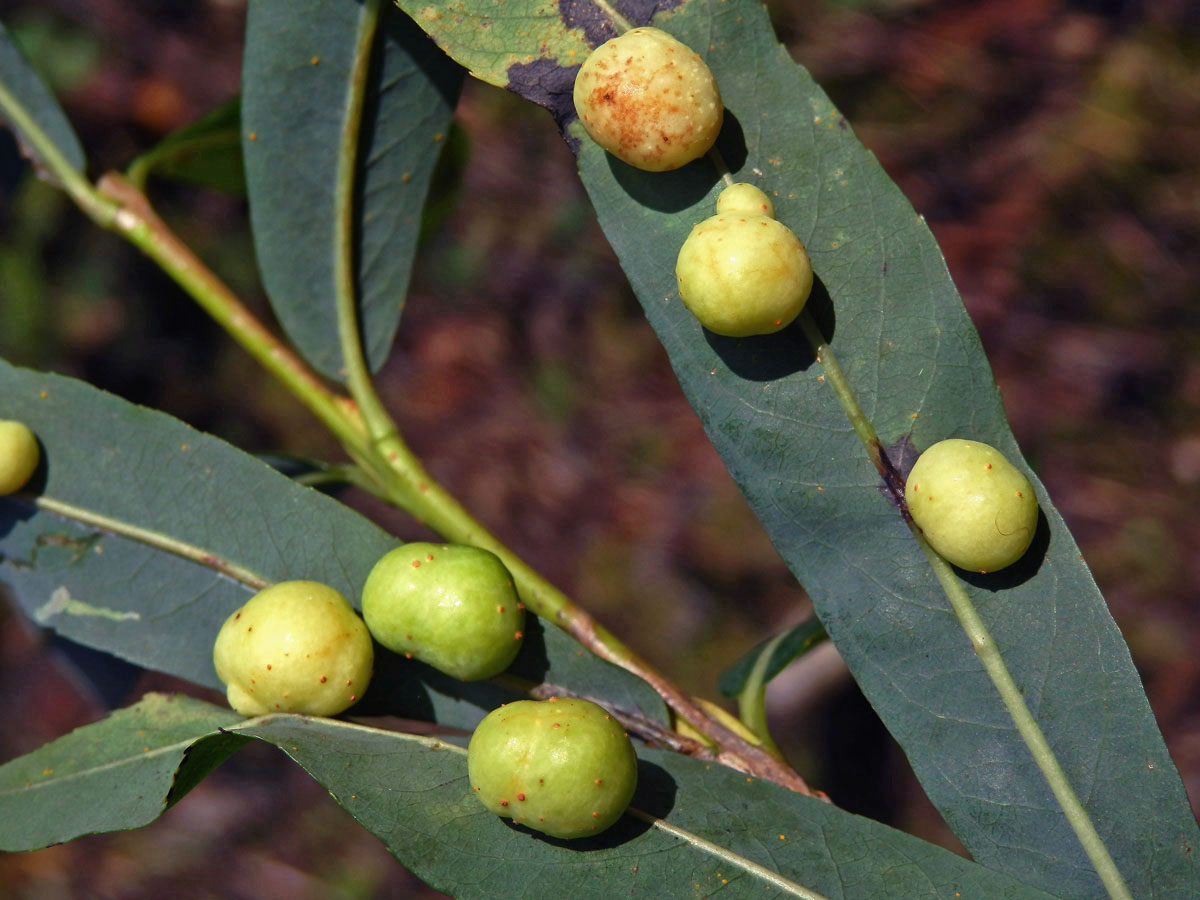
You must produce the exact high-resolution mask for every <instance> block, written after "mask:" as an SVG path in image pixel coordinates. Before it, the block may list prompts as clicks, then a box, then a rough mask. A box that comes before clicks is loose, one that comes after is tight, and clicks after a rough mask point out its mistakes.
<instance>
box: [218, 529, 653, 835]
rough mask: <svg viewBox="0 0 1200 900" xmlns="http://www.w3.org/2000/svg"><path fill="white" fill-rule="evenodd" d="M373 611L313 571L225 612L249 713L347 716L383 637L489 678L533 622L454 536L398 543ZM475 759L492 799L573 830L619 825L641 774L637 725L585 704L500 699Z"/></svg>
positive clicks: (227, 657)
mask: <svg viewBox="0 0 1200 900" xmlns="http://www.w3.org/2000/svg"><path fill="white" fill-rule="evenodd" d="M362 612H363V618H362V619H360V618H359V617H358V615H357V614H356V613H355V611H354V609H353V608H352V607H351V606H350V604H349V603H348V602H346V599H345V598H344V597H343V596H342V595H341V594H340V593H338V592H337V591H336V590H334V589H333V588H331V587H328V586H327V585H323V584H318V583H316V582H312V581H285V582H281V583H279V584H276V585H273V586H271V587H269V588H266V589H265V590H262V591H260V592H259V593H257V594H255V595H254V596H253V597H252V598H251V599H250V600H249V601H247V602H246V604H245V605H244V606H242V607H241V608H240V609H238V610H237V611H235V612H234V613H233V614H232V615H230V616H229V618H228V619H226V621H225V624H224V625H222V626H221V630H220V633H219V634H218V635H217V640H216V643H215V645H214V647H213V664H214V666H215V667H216V670H217V675H218V676H219V677H220V678H221V681H222V683H224V684H225V686H226V696H227V697H228V699H229V704H230V706H232V707H233V708H234V709H236V710H237V711H238V712H240V713H242V714H243V715H247V716H257V715H263V714H266V713H271V712H287V713H299V714H307V715H318V716H331V715H336V714H337V713H340V712H343V711H345V710H346V709H348V708H349V707H350V706H352V705H353V704H354V703H355V702H357V700H358V699H359V698H360V697H361V696H362V694H363V691H365V690H366V688H367V685H368V684H369V682H370V679H371V670H372V666H373V664H374V659H373V644H372V637H373V638H374V639H375V640H376V641H378V642H379V644H380V645H382V646H383V647H385V648H386V649H388V650H390V651H393V652H395V653H401V654H403V655H404V656H406V657H409V658H415V659H418V660H421V661H422V662H424V663H427V664H429V665H431V666H433V667H434V668H436V669H439V670H440V671H442V672H445V673H446V674H448V675H452V676H454V677H455V678H458V679H461V680H463V681H477V680H479V679H484V678H490V677H492V676H493V675H498V674H499V673H501V672H503V671H504V670H505V669H506V668H508V666H509V665H510V664H511V663H512V661H513V659H514V658H515V657H516V655H517V652H518V650H520V647H521V643H522V639H523V630H524V627H525V607H524V605H523V604H522V603H521V601H520V598H519V596H518V594H517V591H516V588H515V587H514V585H513V579H512V576H511V575H510V574H509V571H508V569H507V568H505V566H504V564H503V563H502V562H501V561H500V559H499V558H498V557H496V556H495V554H493V553H490V552H488V551H487V550H483V549H480V548H478V547H468V546H462V545H453V544H431V543H411V544H404V545H402V546H400V547H397V548H396V549H394V550H392V551H391V552H389V553H387V554H386V555H385V556H384V557H383V558H382V559H380V560H379V561H378V562H377V563H376V564H375V566H374V568H373V569H372V570H371V572H370V574H369V575H368V576H367V580H366V583H365V584H364V585H363V592H362ZM364 620H365V622H364ZM467 764H468V770H469V773H470V780H471V784H472V787H473V788H474V792H475V794H476V795H477V796H478V797H479V799H480V800H481V801H482V802H483V804H484V806H485V807H487V808H488V809H490V810H492V811H493V812H495V813H498V814H499V815H502V816H506V817H508V818H511V819H512V820H513V821H514V822H517V823H520V824H523V825H527V826H529V827H530V828H533V829H536V830H538V831H542V832H545V833H546V834H549V835H553V836H554V837H560V838H569V837H583V836H587V835H591V834H595V833H597V832H598V831H601V830H603V829H605V828H607V827H608V826H610V825H612V824H613V823H614V822H615V821H616V820H617V819H619V818H620V816H621V813H623V812H624V811H625V808H626V807H627V806H628V805H629V801H630V798H631V797H632V795H633V788H634V785H635V784H636V780H637V757H636V755H635V754H634V751H633V745H632V743H631V742H630V740H629V738H628V736H627V735H626V734H625V731H624V730H623V729H622V728H621V726H620V724H619V723H617V721H616V720H615V719H613V718H612V716H611V715H610V714H609V713H607V712H605V710H604V709H602V708H601V707H599V706H597V705H596V704H594V703H590V702H588V701H585V700H568V699H561V700H553V701H541V702H538V701H520V702H517V703H510V704H507V705H505V706H502V707H500V708H499V709H497V710H495V711H493V712H492V713H491V714H490V715H489V716H488V717H487V718H485V719H484V720H483V722H482V723H480V725H479V727H478V729H477V730H476V732H475V735H474V737H473V738H472V740H471V744H470V747H469V751H468V757H467ZM585 782H586V784H585ZM585 787H586V790H585Z"/></svg>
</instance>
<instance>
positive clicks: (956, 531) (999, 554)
mask: <svg viewBox="0 0 1200 900" xmlns="http://www.w3.org/2000/svg"><path fill="white" fill-rule="evenodd" d="M904 495H905V499H906V501H907V502H908V511H909V513H910V514H911V515H912V518H913V521H914V522H915V523H916V524H917V527H919V528H920V529H921V531H922V532H924V534H925V539H926V540H927V541H929V546H931V547H933V549H934V550H936V551H937V552H938V554H939V555H941V556H942V557H944V558H945V559H947V560H948V561H950V562H951V563H953V564H954V565H956V566H958V567H959V568H960V569H967V570H968V571H971V572H995V571H996V570H997V569H1003V568H1004V567H1005V566H1010V565H1012V564H1013V563H1015V562H1016V561H1017V560H1018V559H1020V558H1021V556H1022V555H1023V554H1024V553H1025V551H1026V549H1028V547H1029V542H1030V541H1031V540H1032V539H1033V533H1034V531H1035V530H1036V528H1037V519H1038V502H1037V497H1036V496H1035V495H1034V492H1033V487H1032V485H1030V483H1029V479H1028V478H1026V477H1025V476H1024V475H1023V474H1022V473H1021V471H1020V470H1019V469H1017V467H1016V466H1014V465H1013V464H1012V463H1010V462H1009V461H1008V460H1007V459H1006V458H1005V457H1004V455H1003V454H1002V453H1001V452H1000V451H999V450H997V449H996V448H995V447H992V446H990V445H988V444H982V443H980V442H979V441H966V440H959V439H957V438H955V439H951V440H946V441H939V442H938V443H936V444H934V445H933V446H932V447H930V448H929V449H928V450H926V451H925V452H924V453H922V454H921V456H920V457H919V458H918V459H917V462H916V464H915V465H914V466H913V467H912V471H911V472H910V473H909V475H908V481H907V482H906V484H905V486H904Z"/></svg>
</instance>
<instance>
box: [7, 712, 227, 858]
mask: <svg viewBox="0 0 1200 900" xmlns="http://www.w3.org/2000/svg"><path fill="white" fill-rule="evenodd" d="M241 721H242V716H239V715H238V714H237V713H235V712H233V711H232V710H229V709H222V708H221V707H219V706H213V705H212V704H210V703H204V702H203V701H200V700H193V699H191V698H189V697H184V696H167V695H165V694H147V695H146V696H145V697H143V698H142V699H141V701H140V702H138V703H136V704H134V705H133V706H131V707H129V708H127V709H122V710H118V711H117V712H115V713H113V714H112V715H111V716H109V717H108V718H107V719H103V720H101V721H99V722H96V723H95V724H92V725H86V726H84V727H83V728H79V729H77V730H75V731H73V732H71V733H70V734H68V735H66V736H65V737H61V738H59V739H58V740H56V741H52V742H51V743H49V744H46V745H45V746H44V747H41V748H39V749H38V750H35V751H34V752H32V753H27V754H26V755H24V756H21V757H18V758H17V759H14V760H12V761H11V762H8V763H5V764H4V765H2V766H0V849H3V850H7V851H17V850H36V849H39V848H41V847H48V846H50V845H51V844H57V843H60V842H62V841H68V840H71V839H72V838H76V837H79V836H80V835H83V834H90V833H92V832H97V831H117V830H120V829H124V828H138V827H140V826H142V825H145V824H147V823H148V822H152V821H153V820H154V819H156V818H158V817H159V816H160V815H161V814H162V812H163V810H165V809H166V808H167V806H168V804H169V803H173V802H175V801H176V800H178V799H179V798H180V797H181V796H182V795H183V794H184V793H186V791H187V790H188V789H190V788H191V787H192V786H193V785H195V784H196V782H197V781H199V780H200V778H203V777H204V775H206V774H208V772H210V771H211V770H212V769H213V768H215V767H216V766H217V765H219V764H220V763H221V762H222V761H224V760H225V759H227V758H228V757H229V756H230V755H231V754H232V753H234V751H236V750H237V749H238V748H239V747H241V746H242V745H243V744H245V743H246V741H247V740H248V739H247V738H244V737H241V736H239V735H233V734H220V733H219V732H218V729H220V728H225V727H229V726H231V725H234V724H235V723H237V722H241ZM205 737H208V740H206V741H205V740H203V739H204V738H205ZM185 760H186V762H185ZM181 766H183V768H182V770H181V768H180V767H181ZM177 774H178V778H177V777H176V776H177Z"/></svg>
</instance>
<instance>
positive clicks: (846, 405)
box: [799, 309, 879, 468]
mask: <svg viewBox="0 0 1200 900" xmlns="http://www.w3.org/2000/svg"><path fill="white" fill-rule="evenodd" d="M799 322H800V328H801V330H802V331H803V332H804V336H805V337H806V338H807V339H808V342H809V344H811V345H812V348H813V353H815V354H816V357H817V362H819V363H820V364H821V368H822V370H823V371H824V373H825V380H826V381H827V382H829V386H830V387H831V388H833V393H834V396H836V397H837V399H838V402H839V403H840V404H841V405H842V409H844V410H845V411H846V417H847V418H848V419H849V420H850V426H851V427H852V428H853V429H854V433H855V434H857V435H858V439H859V440H860V441H862V443H863V446H864V447H866V448H867V455H868V456H870V457H871V461H872V462H873V463H875V465H876V467H877V468H878V466H879V462H878V458H879V436H878V435H877V434H876V433H875V426H874V425H872V424H871V420H870V419H868V418H867V414H866V413H864V412H863V410H862V407H861V406H859V405H858V398H857V397H855V396H854V391H853V390H851V388H850V382H849V381H848V380H847V379H846V375H845V373H843V372H842V367H841V366H840V365H838V361H837V358H836V357H835V356H834V355H833V350H832V348H830V346H829V344H828V342H826V340H825V336H824V335H823V334H821V329H820V328H818V327H817V323H816V321H815V320H814V319H813V317H812V315H811V314H810V313H809V311H808V310H807V309H806V310H804V311H803V312H802V313H800V319H799Z"/></svg>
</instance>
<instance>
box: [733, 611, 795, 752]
mask: <svg viewBox="0 0 1200 900" xmlns="http://www.w3.org/2000/svg"><path fill="white" fill-rule="evenodd" d="M787 635H788V633H787V631H781V632H779V634H777V635H775V637H773V638H771V640H770V641H768V642H767V645H766V646H765V647H763V648H762V652H761V653H759V654H758V659H756V660H755V661H754V667H753V668H752V669H751V670H750V674H749V675H747V676H746V684H745V686H743V687H742V691H741V693H740V694H738V718H739V719H741V720H742V721H743V722H744V723H745V724H746V727H747V728H749V729H750V730H751V731H753V732H754V733H755V734H756V735H758V736H759V737H760V738H762V742H763V745H764V746H765V747H766V748H767V749H768V750H770V751H771V752H772V753H774V754H775V755H776V756H778V755H779V747H778V746H777V745H776V744H775V741H773V740H772V739H771V732H770V729H769V728H768V727H767V702H766V701H767V679H766V674H767V666H769V665H770V664H771V657H773V656H774V655H775V648H777V647H778V646H779V645H780V644H781V643H783V639H784V638H785V637H787Z"/></svg>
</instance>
